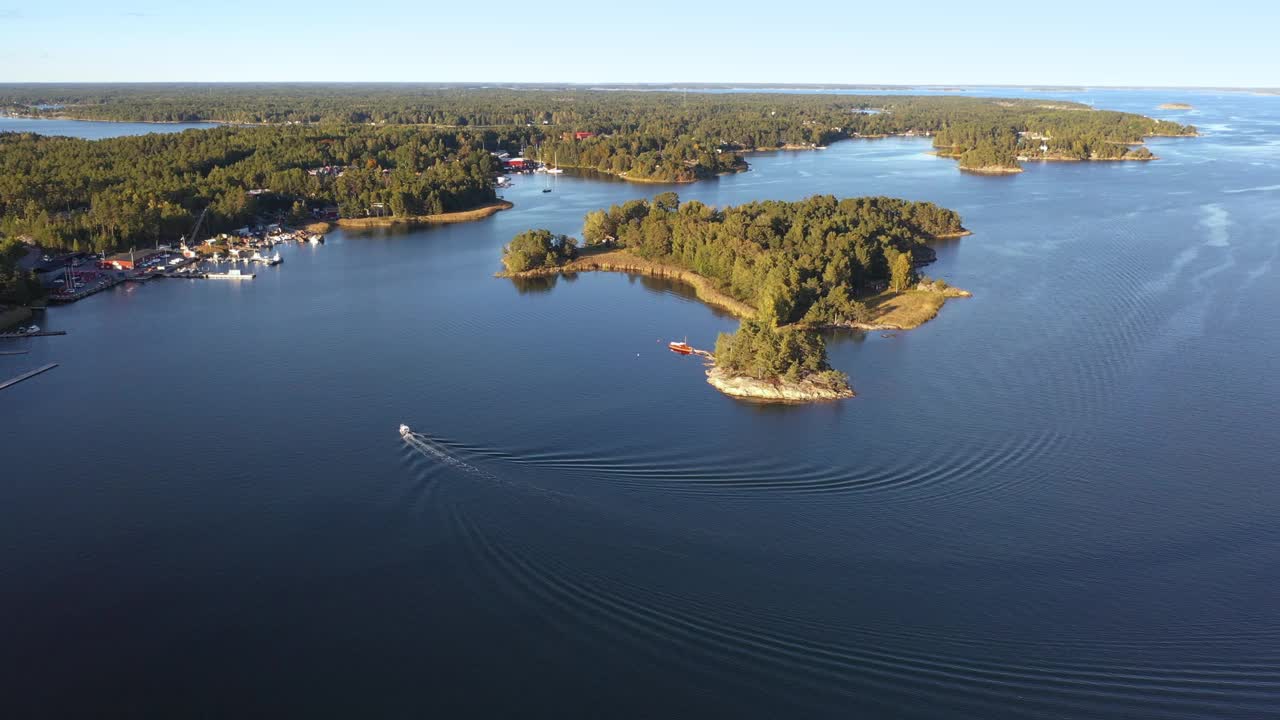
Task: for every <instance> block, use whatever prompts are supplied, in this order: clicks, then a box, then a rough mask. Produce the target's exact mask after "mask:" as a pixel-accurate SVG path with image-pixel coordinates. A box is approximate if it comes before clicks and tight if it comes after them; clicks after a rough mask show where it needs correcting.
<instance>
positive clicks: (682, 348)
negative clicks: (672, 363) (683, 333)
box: [667, 342, 693, 355]
mask: <svg viewBox="0 0 1280 720" xmlns="http://www.w3.org/2000/svg"><path fill="white" fill-rule="evenodd" d="M667 348H668V349H670V350H671V352H674V353H680V354H681V355H691V354H692V353H693V347H692V346H691V345H689V343H687V342H669V343H667Z"/></svg>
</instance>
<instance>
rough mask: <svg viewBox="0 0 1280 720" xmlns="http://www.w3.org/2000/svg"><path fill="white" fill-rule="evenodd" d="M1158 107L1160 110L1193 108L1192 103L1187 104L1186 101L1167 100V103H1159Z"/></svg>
mask: <svg viewBox="0 0 1280 720" xmlns="http://www.w3.org/2000/svg"><path fill="white" fill-rule="evenodd" d="M1159 109H1161V110H1195V107H1194V106H1192V105H1188V104H1187V103H1177V102H1169V103H1160V106H1159Z"/></svg>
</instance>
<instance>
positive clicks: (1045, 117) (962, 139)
mask: <svg viewBox="0 0 1280 720" xmlns="http://www.w3.org/2000/svg"><path fill="white" fill-rule="evenodd" d="M0 110H4V111H8V112H11V113H16V114H24V115H32V116H36V117H70V118H78V119H95V120H131V121H150V122H184V121H185V122H189V121H215V122H227V123H244V124H268V125H280V124H302V125H331V124H362V125H366V126H367V125H375V126H381V125H387V126H392V125H415V126H429V127H432V128H436V129H455V130H456V129H461V128H466V129H471V130H475V129H481V128H483V129H495V130H498V129H500V130H501V131H502V132H504V133H505V134H507V136H508V138H509V139H510V140H511V141H512V142H510V143H508V144H506V145H503V146H502V149H505V150H508V151H510V152H512V153H515V152H519V151H520V149H521V148H525V147H527V149H528V154H529V156H530V157H532V158H533V159H535V160H540V161H543V162H547V163H553V162H554V163H555V164H557V165H559V166H560V167H565V168H579V169H584V170H593V171H597V172H603V173H608V174H612V175H616V176H619V177H623V178H625V179H628V180H632V181H637V182H692V181H695V180H698V179H702V178H707V177H712V176H714V175H717V174H722V173H728V172H741V171H743V170H746V169H747V167H748V166H747V163H746V161H745V160H744V159H743V157H742V154H743V153H745V152H751V151H756V150H768V149H782V148H791V149H795V148H814V147H823V146H826V145H829V144H830V143H832V142H836V141H839V140H845V139H850V138H876V137H885V136H889V135H912V136H926V137H933V138H934V145H935V147H936V148H937V149H938V151H939V154H940V155H943V156H946V157H955V158H957V159H958V160H959V161H960V167H961V168H963V169H967V170H979V169H984V168H985V169H996V168H1016V167H1017V164H1018V161H1019V158H1022V159H1032V160H1033V159H1074V160H1118V159H1149V158H1150V154H1149V153H1148V152H1147V151H1146V150H1145V148H1135V149H1131V148H1130V147H1129V146H1131V145H1138V144H1140V143H1141V142H1142V139H1143V138H1144V137H1151V136H1164V135H1193V134H1194V133H1195V129H1194V128H1193V127H1190V126H1185V125H1180V124H1178V123H1172V122H1168V121H1163V120H1155V119H1152V118H1148V117H1144V116H1141V115H1135V114H1131V113H1120V112H1109V111H1101V110H1094V109H1093V108H1091V107H1089V106H1087V105H1083V104H1079V103H1072V102H1065V101H1045V100H1006V99H997V98H976V97H964V96H948V97H935V96H914V97H913V96H885V95H809V94H791V93H722V94H710V93H699V92H693V93H688V92H656V91H654V92H637V91H634V90H616V91H601V90H593V89H585V88H579V87H555V86H531V87H524V88H507V89H493V88H458V87H439V86H427V85H403V84H338V85H312V84H243V85H240V84H237V85H182V84H157V85H109V86H98V85H47V86H29V85H18V86H15V85H0ZM490 147H491V149H496V148H497V147H498V146H496V145H494V146H490ZM1042 148H1043V149H1042Z"/></svg>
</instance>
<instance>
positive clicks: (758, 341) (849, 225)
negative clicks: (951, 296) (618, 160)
mask: <svg viewBox="0 0 1280 720" xmlns="http://www.w3.org/2000/svg"><path fill="white" fill-rule="evenodd" d="M963 231H964V228H963V227H962V226H961V224H960V216H959V215H958V214H956V213H955V212H954V211H952V210H948V209H945V208H941V207H938V206H937V205H934V204H933V203H927V202H909V201H906V200H899V199H896V198H887V197H864V198H847V199H843V200H839V199H836V198H835V197H833V196H830V195H815V196H813V197H810V198H807V199H805V200H801V201H799V202H780V201H763V202H752V203H747V204H744V205H738V206H736V207H727V208H724V209H716V208H713V207H710V206H708V205H705V204H703V203H701V202H698V201H696V200H692V201H687V202H681V201H680V198H679V197H678V196H677V195H676V194H675V193H671V192H666V193H660V194H658V195H656V196H654V198H653V200H652V201H648V200H632V201H629V202H626V203H623V204H622V205H614V206H612V207H610V208H608V209H607V210H596V211H593V212H591V213H588V214H587V216H586V218H585V220H584V227H583V239H584V240H585V243H586V246H587V247H588V248H592V247H602V246H603V247H616V248H622V249H625V250H627V251H628V252H631V253H634V254H636V255H639V256H641V257H643V258H646V259H649V260H653V261H656V262H659V263H663V264H666V265H673V266H676V267H680V268H683V269H686V270H690V271H693V272H695V273H697V274H699V275H701V276H703V277H706V278H709V279H710V280H712V281H713V282H714V283H715V284H716V286H717V289H719V290H720V291H722V292H724V293H727V294H728V295H730V296H732V297H734V298H737V299H738V300H741V301H743V302H746V303H748V304H750V305H751V306H752V307H754V308H756V316H755V317H754V318H752V324H750V325H749V326H748V325H747V324H744V326H743V327H744V328H745V329H746V330H748V332H746V334H742V331H740V332H739V333H738V334H735V335H734V336H728V337H724V338H721V340H720V342H719V343H717V351H716V357H717V363H719V364H722V366H723V367H726V368H727V369H729V370H730V371H732V372H738V373H741V374H748V375H751V376H753V377H761V378H765V379H770V378H775V377H783V376H786V377H791V378H793V379H794V378H795V377H805V378H809V377H810V376H813V375H816V374H819V373H822V372H825V371H826V370H828V369H829V368H828V367H827V366H826V355H825V351H824V350H823V347H822V344H821V341H820V340H819V339H817V338H814V337H812V336H810V335H809V334H807V333H804V332H802V331H800V330H797V329H795V328H784V327H783V326H786V325H797V326H815V327H818V326H825V325H833V324H835V325H839V324H847V323H856V322H863V321H865V320H866V318H867V317H868V315H869V312H868V310H867V308H866V306H865V305H864V304H863V302H862V301H860V300H859V296H862V295H865V294H867V293H870V292H875V291H878V290H881V289H889V290H893V291H904V290H907V289H909V288H910V287H912V286H913V285H914V284H915V282H916V275H915V266H916V265H918V264H920V263H922V262H927V261H929V260H930V259H932V258H933V251H932V250H931V249H930V248H929V247H928V246H927V245H926V244H925V243H926V241H928V240H930V239H932V238H936V237H941V236H948V235H955V234H958V233H961V232H963ZM576 252H577V249H576V243H575V241H574V240H573V239H572V238H567V237H564V236H556V235H553V234H552V233H551V232H550V231H548V230H531V231H528V232H525V233H521V234H520V235H518V236H516V238H515V239H514V240H513V241H512V242H511V243H510V244H509V245H508V246H507V247H506V248H505V252H504V255H503V263H504V264H505V265H506V267H507V269H508V270H509V271H513V272H519V271H525V270H533V269H539V268H545V267H555V266H558V265H563V264H564V263H566V262H568V261H570V260H572V259H573V257H575V254H576ZM722 353H723V358H722ZM810 379H812V378H810Z"/></svg>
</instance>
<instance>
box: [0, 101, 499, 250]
mask: <svg viewBox="0 0 1280 720" xmlns="http://www.w3.org/2000/svg"><path fill="white" fill-rule="evenodd" d="M519 141H520V139H519V138H518V137H516V136H508V135H506V134H504V133H500V132H464V131H453V130H450V131H438V130H431V129H424V128H415V127H405V126H398V127H386V128H371V127H365V126H353V125H332V126H324V127H312V126H269V127H222V128H216V129H211V130H189V131H186V132H182V133H171V134H151V135H142V136H129V137H117V138H111V139H106V140H95V141H90V140H81V139H77V138H66V137H45V136H40V135H34V134H16V133H0V233H3V234H5V235H8V236H25V237H28V238H30V239H32V240H34V241H35V242H37V243H38V244H40V245H42V246H44V247H48V248H64V249H79V250H93V251H96V252H111V251H114V250H120V249H127V248H129V247H132V246H145V245H148V244H153V243H161V242H170V241H176V240H177V239H178V238H179V237H180V236H182V235H184V234H187V233H190V232H191V231H192V228H193V225H194V223H195V219H196V216H197V215H199V213H200V212H201V211H203V210H204V209H205V208H206V207H207V208H209V214H208V216H207V217H206V220H205V225H204V228H205V229H206V230H208V231H212V232H217V231H222V230H228V229H233V228H236V227H239V226H242V225H244V224H247V223H250V222H252V221H253V220H254V219H255V218H257V217H260V216H262V215H264V214H268V213H272V214H274V213H284V214H291V215H293V216H294V219H296V220H302V219H305V218H306V217H307V216H308V215H309V213H310V211H311V210H312V209H320V208H325V207H336V208H337V209H338V211H339V214H340V215H341V216H343V217H363V216H366V215H369V214H389V215H390V214H395V215H418V214H432V213H440V212H451V211H456V210H466V209H470V208H474V207H477V206H479V205H482V204H484V203H487V202H490V201H492V200H493V199H494V198H495V197H496V196H495V190H494V183H493V177H494V174H495V173H496V172H497V171H498V170H499V169H500V167H499V164H498V163H497V161H496V160H495V159H494V157H493V156H492V155H491V154H490V152H487V151H486V147H487V148H490V149H492V148H497V147H503V146H508V145H512V144H517V143H519ZM251 191H253V192H251Z"/></svg>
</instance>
